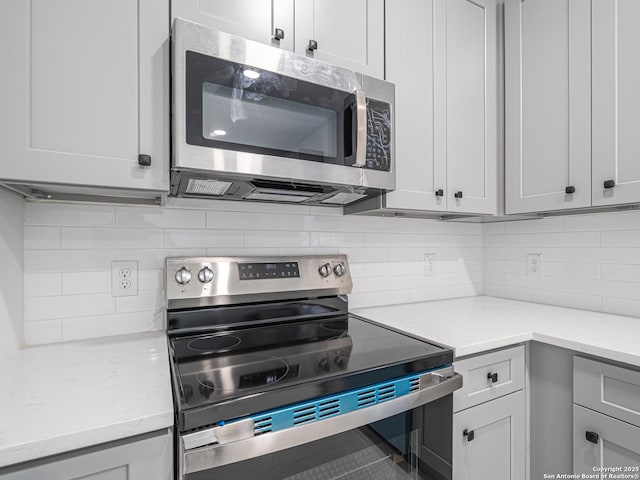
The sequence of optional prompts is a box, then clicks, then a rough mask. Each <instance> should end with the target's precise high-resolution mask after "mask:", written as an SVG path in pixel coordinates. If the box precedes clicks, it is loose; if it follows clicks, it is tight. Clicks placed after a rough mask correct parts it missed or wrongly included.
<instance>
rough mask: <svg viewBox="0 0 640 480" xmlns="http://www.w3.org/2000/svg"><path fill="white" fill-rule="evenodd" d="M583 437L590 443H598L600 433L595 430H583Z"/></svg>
mask: <svg viewBox="0 0 640 480" xmlns="http://www.w3.org/2000/svg"><path fill="white" fill-rule="evenodd" d="M585 437H586V439H587V441H589V442H591V443H595V444H597V443H598V439H599V438H600V435H598V434H597V433H596V432H590V431H588V430H587V431H586V432H585Z"/></svg>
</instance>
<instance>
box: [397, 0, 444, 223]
mask: <svg viewBox="0 0 640 480" xmlns="http://www.w3.org/2000/svg"><path fill="white" fill-rule="evenodd" d="M443 6H444V5H443V4H442V3H439V2H437V0H387V1H386V14H385V21H386V30H385V36H386V39H385V43H386V79H387V80H389V81H391V82H393V83H395V85H396V101H395V131H396V135H395V142H396V143H395V145H396V148H395V151H396V159H397V161H396V189H395V191H393V192H389V193H387V195H386V206H387V208H392V209H403V210H434V211H443V210H446V208H447V197H446V196H445V195H444V193H445V189H446V188H447V184H446V182H447V164H446V157H445V151H444V143H443V142H442V141H440V142H439V143H437V142H436V138H444V135H445V133H446V127H445V125H444V124H443V122H439V121H438V119H439V118H441V117H442V116H443V115H444V111H445V108H446V99H445V92H446V85H445V80H446V79H445V77H444V75H440V76H438V77H437V78H436V75H435V68H434V64H436V63H437V64H438V67H439V68H440V69H443V68H445V66H446V59H445V57H444V52H443V51H442V50H436V44H437V41H436V38H435V37H436V35H439V38H438V40H440V42H444V38H442V37H443V36H444V33H445V29H444V28H442V27H441V26H438V25H437V24H436V19H437V18H438V17H439V15H438V13H439V12H437V11H436V8H437V7H438V8H439V7H443Z"/></svg>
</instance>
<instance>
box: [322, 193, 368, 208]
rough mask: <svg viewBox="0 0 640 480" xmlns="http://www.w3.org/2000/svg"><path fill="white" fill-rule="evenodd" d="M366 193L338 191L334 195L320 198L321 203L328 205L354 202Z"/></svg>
mask: <svg viewBox="0 0 640 480" xmlns="http://www.w3.org/2000/svg"><path fill="white" fill-rule="evenodd" d="M366 196H367V195H366V194H364V193H355V192H351V193H347V192H338V193H336V194H335V195H334V196H332V197H329V198H325V199H324V200H322V203H326V204H330V205H346V204H348V203H352V202H355V201H356V200H360V199H361V198H364V197H366Z"/></svg>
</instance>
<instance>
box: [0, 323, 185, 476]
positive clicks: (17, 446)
mask: <svg viewBox="0 0 640 480" xmlns="http://www.w3.org/2000/svg"><path fill="white" fill-rule="evenodd" d="M0 379H2V388H0V467H3V466H7V465H12V464H16V463H20V462H25V461H29V460H34V459H37V458H41V457H46V456H49V455H54V454H57V453H62V452H67V451H70V450H75V449H78V448H83V447H88V446H91V445H96V444H100V443H104V442H109V441H113V440H118V439H122V438H126V437H131V436H134V435H138V434H142V433H147V432H152V431H154V430H160V429H164V428H168V427H170V426H172V425H173V400H172V394H171V380H170V370H169V358H168V352H167V340H166V335H165V334H164V332H154V333H144V334H136V335H126V336H119V337H108V338H101V339H94V340H83V341H76V342H68V343H59V344H53V345H44V346H38V347H29V348H25V349H23V350H20V351H18V352H15V353H12V354H9V355H3V356H1V357H0Z"/></svg>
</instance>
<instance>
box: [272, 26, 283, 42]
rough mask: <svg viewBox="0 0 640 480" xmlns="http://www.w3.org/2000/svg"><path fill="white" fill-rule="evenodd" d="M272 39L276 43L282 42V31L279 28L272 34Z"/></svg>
mask: <svg viewBox="0 0 640 480" xmlns="http://www.w3.org/2000/svg"><path fill="white" fill-rule="evenodd" d="M273 39H274V40H278V41H280V40H284V30H283V29H281V28H276V30H275V32H274V34H273Z"/></svg>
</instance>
